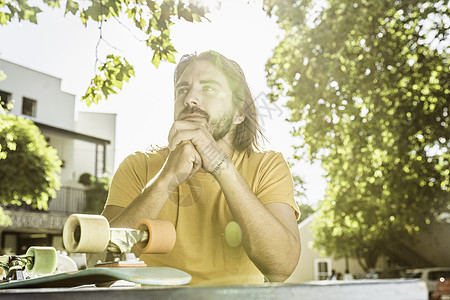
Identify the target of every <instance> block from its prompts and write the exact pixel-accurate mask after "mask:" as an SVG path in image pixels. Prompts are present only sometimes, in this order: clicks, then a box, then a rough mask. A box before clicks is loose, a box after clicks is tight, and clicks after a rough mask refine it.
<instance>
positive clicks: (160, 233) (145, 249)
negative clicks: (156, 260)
mask: <svg viewBox="0 0 450 300" xmlns="http://www.w3.org/2000/svg"><path fill="white" fill-rule="evenodd" d="M134 229H137V230H142V231H148V241H147V243H145V242H140V243H137V244H136V245H135V246H136V248H137V250H138V251H139V252H140V253H167V252H170V251H171V250H172V249H173V246H175V240H176V232H175V227H174V226H173V224H172V223H171V222H169V221H164V220H149V219H143V220H140V221H139V222H138V223H137V224H136V226H134Z"/></svg>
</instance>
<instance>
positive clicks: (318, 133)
mask: <svg viewBox="0 0 450 300" xmlns="http://www.w3.org/2000/svg"><path fill="white" fill-rule="evenodd" d="M318 4H320V2H316V1H311V0H300V1H293V0H284V1H272V0H266V1H265V9H266V10H267V12H268V14H270V15H274V16H277V17H278V21H277V22H278V23H279V25H280V27H281V28H282V29H283V30H284V31H285V36H284V38H283V40H282V41H281V42H280V44H279V45H278V46H277V47H276V48H275V50H274V53H273V57H272V58H271V59H270V60H269V61H268V63H267V66H266V70H267V81H268V84H269V86H271V87H272V89H273V92H272V93H271V94H270V96H271V100H272V101H276V100H277V99H278V98H280V97H288V98H289V99H290V100H289V102H288V107H289V109H290V110H291V112H292V114H291V118H290V121H292V122H295V126H296V130H295V132H294V133H293V135H294V136H296V137H298V138H299V143H301V147H300V148H299V149H300V150H301V151H300V153H299V154H298V156H297V157H302V156H305V157H307V158H308V159H320V160H321V161H322V166H323V167H324V168H325V170H326V171H327V173H328V187H327V193H326V197H325V200H324V201H323V202H322V203H321V209H320V213H319V214H318V217H317V218H315V220H316V221H315V223H314V232H315V236H316V241H315V246H316V247H317V248H320V249H323V250H324V251H325V252H326V253H327V254H328V255H330V254H333V255H334V256H336V257H344V256H346V255H348V256H351V257H356V258H358V259H359V260H360V263H361V265H362V266H363V267H364V268H369V267H373V266H374V264H375V262H376V260H377V258H378V257H379V255H381V254H382V253H389V250H390V249H389V248H390V247H392V245H393V244H392V242H393V241H395V240H401V239H404V238H407V237H411V236H413V235H414V234H415V233H417V232H419V231H421V230H424V229H426V228H427V226H428V225H429V224H430V223H431V222H433V221H434V220H436V219H439V218H441V217H442V216H443V213H445V212H447V213H448V211H449V197H450V196H449V186H450V167H449V159H450V152H449V151H448V149H449V147H450V130H449V128H448V127H449V123H450V116H449V107H450V105H449V102H450V101H449V99H450V76H449V75H450V49H449V43H448V36H449V34H450V29H449V28H450V26H449V19H448V16H449V9H450V7H449V5H450V4H448V3H447V4H445V2H444V1H425V0H397V1H390V0H377V1H368V0H329V1H326V2H324V4H323V5H322V6H319V5H318Z"/></svg>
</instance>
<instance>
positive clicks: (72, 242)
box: [63, 214, 176, 267]
mask: <svg viewBox="0 0 450 300" xmlns="http://www.w3.org/2000/svg"><path fill="white" fill-rule="evenodd" d="M175 237H176V235H175V228H174V226H173V224H172V223H171V222H169V221H163V220H148V219H144V220H141V221H139V222H138V223H137V224H136V226H135V228H134V229H130V228H110V227H109V223H108V221H107V220H106V218H104V217H103V216H95V215H80V214H74V215H71V216H70V217H69V218H68V219H67V221H66V224H65V225H64V230H63V242H64V246H65V247H66V249H67V250H68V251H69V252H78V253H79V252H85V253H89V254H94V253H102V257H101V259H100V260H95V261H96V264H95V266H102V267H114V266H115V267H138V266H142V267H145V266H146V264H145V263H144V262H143V261H140V260H139V259H138V258H136V256H135V255H134V254H133V252H138V253H167V252H169V251H170V250H172V248H173V246H174V245H175ZM132 250H133V252H132ZM105 251H106V255H105Z"/></svg>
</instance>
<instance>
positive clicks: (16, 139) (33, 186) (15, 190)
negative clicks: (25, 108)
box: [0, 114, 61, 219]
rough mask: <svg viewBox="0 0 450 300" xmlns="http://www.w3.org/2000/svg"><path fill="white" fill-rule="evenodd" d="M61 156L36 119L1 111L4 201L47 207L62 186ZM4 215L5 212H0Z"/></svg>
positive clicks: (0, 192)
mask: <svg viewBox="0 0 450 300" xmlns="http://www.w3.org/2000/svg"><path fill="white" fill-rule="evenodd" d="M60 171H61V160H60V159H59V158H58V155H57V153H56V150H55V149H53V148H52V147H50V146H49V145H48V144H47V142H46V141H45V138H44V136H43V135H42V134H41V132H40V131H39V128H38V127H37V126H36V125H34V124H33V122H32V121H30V120H27V119H24V118H21V117H16V116H14V115H11V114H0V204H1V205H4V206H7V205H19V206H20V205H22V204H23V203H24V204H26V205H29V206H31V207H32V208H37V209H41V210H42V209H43V210H46V209H47V202H48V200H49V199H50V198H54V197H55V195H56V190H57V189H59V188H60ZM0 215H1V218H2V219H3V218H4V216H3V213H0Z"/></svg>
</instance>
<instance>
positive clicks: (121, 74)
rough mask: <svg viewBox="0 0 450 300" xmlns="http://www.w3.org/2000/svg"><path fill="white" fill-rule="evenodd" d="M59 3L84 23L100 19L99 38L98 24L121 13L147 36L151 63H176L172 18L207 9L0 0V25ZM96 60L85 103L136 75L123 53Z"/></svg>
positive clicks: (135, 2)
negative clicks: (171, 28) (172, 38)
mask: <svg viewBox="0 0 450 300" xmlns="http://www.w3.org/2000/svg"><path fill="white" fill-rule="evenodd" d="M30 3H37V4H39V5H37V4H36V5H34V4H30ZM61 5H65V15H66V14H72V15H74V16H78V17H79V18H80V21H81V22H82V23H83V24H84V25H87V23H88V22H89V21H91V22H97V23H99V27H100V37H99V41H101V40H102V39H103V37H102V35H101V27H102V24H103V23H104V22H106V21H108V20H110V19H116V18H119V17H122V16H124V17H126V18H128V19H130V20H131V21H132V22H133V23H134V25H135V29H136V30H137V31H138V32H140V33H141V34H142V35H144V36H146V38H144V42H145V44H146V45H147V47H149V48H150V49H151V50H152V51H153V58H152V63H153V65H154V66H155V67H158V65H159V63H160V62H161V61H168V62H171V63H175V56H174V54H175V53H176V50H175V48H174V47H173V45H172V43H171V40H170V26H171V25H173V24H174V23H173V19H184V20H187V21H189V22H194V21H201V19H202V18H203V17H204V16H205V13H206V12H207V11H206V8H204V7H201V6H199V5H193V4H190V3H187V4H186V1H182V0H164V1H156V0H92V1H83V0H66V1H61V0H41V1H28V0H0V25H7V24H8V23H10V22H12V21H14V20H17V21H19V22H22V21H29V22H32V23H34V24H37V22H38V21H37V14H38V13H40V12H41V11H42V9H41V7H45V8H60V7H61ZM97 62H100V65H99V67H98V69H97V72H96V74H95V76H94V78H93V79H92V80H91V83H90V85H89V87H88V89H87V91H86V93H85V95H84V96H83V97H82V100H84V101H86V104H87V105H88V106H89V105H91V103H92V102H93V103H96V104H97V103H98V101H99V100H102V99H107V98H108V96H109V95H111V94H115V93H117V91H119V90H121V89H122V86H123V82H128V81H129V79H130V77H131V76H134V75H135V74H134V68H133V66H132V65H131V64H130V63H128V61H127V60H126V59H125V58H124V57H121V56H117V55H114V54H109V55H107V57H106V60H105V61H103V62H102V61H100V59H99V58H98V57H97Z"/></svg>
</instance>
